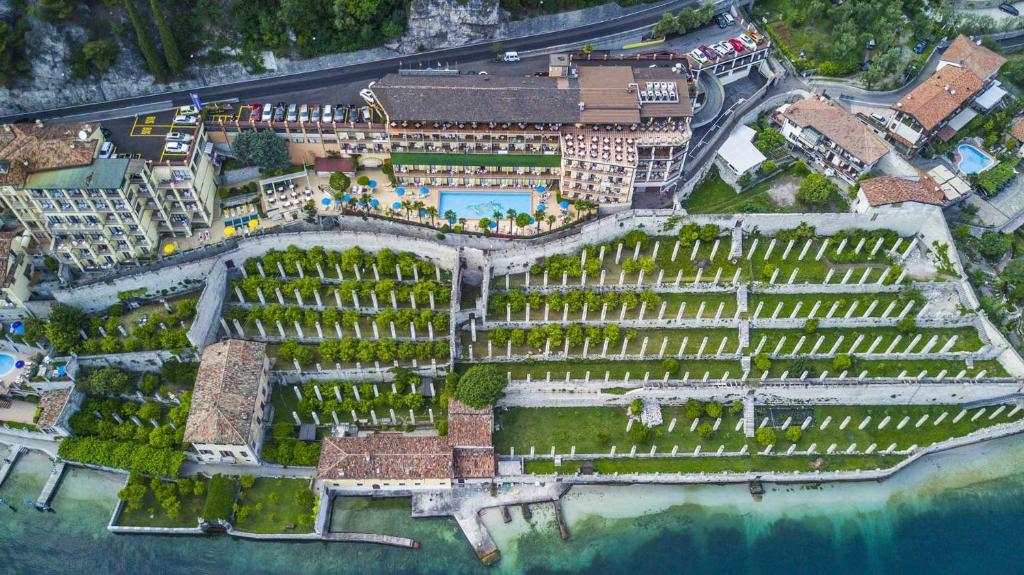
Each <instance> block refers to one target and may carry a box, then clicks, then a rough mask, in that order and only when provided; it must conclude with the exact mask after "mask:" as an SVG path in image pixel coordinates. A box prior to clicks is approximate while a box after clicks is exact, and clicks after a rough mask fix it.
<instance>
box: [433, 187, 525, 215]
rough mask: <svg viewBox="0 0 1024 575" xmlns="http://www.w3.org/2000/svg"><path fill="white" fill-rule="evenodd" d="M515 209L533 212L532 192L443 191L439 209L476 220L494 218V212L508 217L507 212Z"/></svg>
mask: <svg viewBox="0 0 1024 575" xmlns="http://www.w3.org/2000/svg"><path fill="white" fill-rule="evenodd" d="M510 209H512V210H515V211H516V212H517V213H527V214H530V213H533V200H532V198H530V194H518V193H514V192H506V193H491V192H441V205H440V208H439V210H438V211H440V212H441V213H442V214H444V213H445V212H446V211H448V210H452V211H454V212H455V213H456V214H457V215H456V217H459V218H466V219H470V220H476V219H480V218H493V217H494V212H496V211H497V212H501V217H502V218H505V217H508V216H506V215H505V212H507V211H508V210H510Z"/></svg>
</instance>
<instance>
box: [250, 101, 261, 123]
mask: <svg viewBox="0 0 1024 575" xmlns="http://www.w3.org/2000/svg"><path fill="white" fill-rule="evenodd" d="M262 117H263V106H261V105H260V104H253V105H251V106H249V120H250V121H253V122H259V121H260V118H262Z"/></svg>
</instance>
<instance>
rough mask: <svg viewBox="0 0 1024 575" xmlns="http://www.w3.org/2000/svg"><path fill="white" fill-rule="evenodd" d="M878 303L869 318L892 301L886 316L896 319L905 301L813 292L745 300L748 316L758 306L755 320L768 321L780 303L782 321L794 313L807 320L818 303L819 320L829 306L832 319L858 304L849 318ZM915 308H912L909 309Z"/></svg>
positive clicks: (881, 296) (816, 314)
mask: <svg viewBox="0 0 1024 575" xmlns="http://www.w3.org/2000/svg"><path fill="white" fill-rule="evenodd" d="M874 301H877V302H878V303H877V304H875V307H874V308H873V309H871V314H870V315H869V316H868V317H881V316H882V314H883V313H885V309H886V308H887V307H888V306H889V304H891V303H892V302H896V305H894V306H893V308H892V310H890V311H889V317H890V318H894V317H897V316H899V314H900V312H901V311H903V308H904V307H905V306H906V302H907V301H908V300H907V298H905V297H904V296H902V295H901V294H895V293H872V294H828V293H813V294H763V293H752V294H750V296H749V298H748V299H747V317H751V318H752V317H754V312H755V311H757V306H758V305H761V304H763V305H761V312H760V313H759V314H758V316H757V317H758V318H770V317H772V314H774V313H775V309H776V308H778V306H779V304H780V303H781V304H782V307H781V308H779V315H778V317H779V318H782V319H785V318H789V317H790V316H792V314H793V312H794V311H796V312H797V314H796V316H795V317H797V318H806V317H808V316H809V315H810V313H811V311H812V310H814V305H815V304H816V303H818V302H821V304H820V305H818V309H817V311H815V312H814V317H815V318H818V319H824V318H825V316H826V315H828V312H829V310H830V309H832V306H833V305H834V304H836V303H838V304H839V305H838V306H836V311H835V312H834V313H833V315H832V317H835V318H841V317H845V315H846V312H847V311H849V309H850V307H851V306H852V305H853V303H854V302H857V307H856V308H855V309H854V310H853V315H851V316H850V317H855V318H856V317H863V316H864V314H865V313H866V312H867V311H868V309H869V308H871V303H872V302H874ZM798 303H799V304H800V309H799V310H797V309H796V305H797V304H798ZM921 305H922V304H920V303H917V304H915V307H916V308H917V309H920V306H921ZM911 309H914V308H911Z"/></svg>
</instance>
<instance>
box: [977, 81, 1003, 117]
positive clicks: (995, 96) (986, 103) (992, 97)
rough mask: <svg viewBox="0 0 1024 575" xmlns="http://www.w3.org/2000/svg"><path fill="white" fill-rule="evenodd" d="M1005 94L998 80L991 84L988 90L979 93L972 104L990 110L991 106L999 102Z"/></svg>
mask: <svg viewBox="0 0 1024 575" xmlns="http://www.w3.org/2000/svg"><path fill="white" fill-rule="evenodd" d="M1005 95H1006V90H1004V89H1002V88H1000V87H999V82H996V83H994V84H992V87H990V88H989V89H988V90H985V91H984V92H982V93H981V95H980V96H978V98H977V99H976V100H974V105H975V106H977V107H979V108H981V109H982V110H985V111H988V110H991V109H992V107H993V106H995V105H996V104H998V103H999V101H1000V100H1002V99H1003V96H1005Z"/></svg>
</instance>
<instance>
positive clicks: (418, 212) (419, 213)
mask: <svg viewBox="0 0 1024 575" xmlns="http://www.w3.org/2000/svg"><path fill="white" fill-rule="evenodd" d="M425 207H427V205H426V204H424V203H423V202H421V201H420V200H416V202H415V203H413V205H412V209H414V210H416V219H417V220H420V221H422V220H423V214H422V212H423V208H425Z"/></svg>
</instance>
